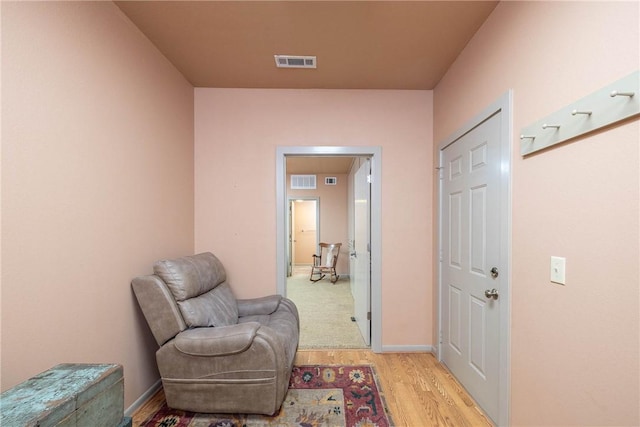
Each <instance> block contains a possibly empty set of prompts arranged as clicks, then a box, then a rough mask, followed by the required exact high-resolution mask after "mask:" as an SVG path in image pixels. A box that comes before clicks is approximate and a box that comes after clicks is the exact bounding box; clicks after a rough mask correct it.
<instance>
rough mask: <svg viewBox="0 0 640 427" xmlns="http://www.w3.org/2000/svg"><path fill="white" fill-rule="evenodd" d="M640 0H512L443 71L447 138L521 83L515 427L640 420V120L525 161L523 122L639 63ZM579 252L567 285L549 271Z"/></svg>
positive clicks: (439, 92) (439, 117)
mask: <svg viewBox="0 0 640 427" xmlns="http://www.w3.org/2000/svg"><path fill="white" fill-rule="evenodd" d="M639 12H640V11H639V3H638V2H627V3H623V2H501V3H500V4H499V5H498V7H497V8H496V10H495V11H494V12H493V14H492V15H491V16H490V17H489V19H488V21H487V22H486V23H485V24H484V26H483V27H482V28H481V29H480V31H479V32H478V33H477V34H476V36H475V37H474V38H473V39H472V40H471V42H470V43H469V44H468V46H467V48H466V49H465V51H464V52H463V53H462V54H461V55H460V56H459V57H458V59H457V61H456V62H455V63H454V65H453V66H452V67H451V69H450V70H449V71H448V73H447V75H446V76H445V78H443V79H442V80H441V82H440V83H439V85H438V86H437V88H436V90H435V94H434V96H435V98H434V123H435V131H434V141H435V143H436V147H435V151H437V144H438V143H440V142H441V141H442V140H444V139H445V138H446V137H447V136H448V135H450V134H452V133H453V132H454V131H455V130H456V129H457V128H458V127H460V126H461V125H462V124H463V123H465V122H466V121H467V120H469V119H471V118H472V117H473V116H474V115H475V114H476V113H478V112H480V111H481V110H482V109H483V108H484V107H485V106H487V105H489V104H490V103H492V102H493V101H494V100H496V99H497V98H498V97H499V96H500V95H501V94H503V93H504V92H505V91H507V90H508V89H510V88H512V89H513V90H514V92H513V94H514V118H513V126H514V138H513V141H512V144H513V145H512V146H513V151H514V153H513V167H512V179H513V247H512V277H511V284H512V323H511V325H512V343H511V344H512V345H511V357H512V378H511V379H512V381H511V391H512V408H511V409H512V422H513V425H536V426H542V425H634V426H637V425H640V414H639V405H638V402H639V401H640V384H639V381H640V380H639V378H640V372H639V366H640V357H639V350H640V342H639V337H640V329H639V328H640V326H639V325H640V317H639V312H640V307H639V300H640V291H639V288H638V283H639V282H640V277H639V272H638V268H639V267H638V265H639V259H640V250H639V247H638V246H639V237H640V234H639V227H638V226H639V195H640V191H639V179H640V176H639V174H640V164H639V149H638V140H639V133H640V130H639V123H638V118H637V117H636V118H635V119H632V120H628V121H626V122H625V123H623V124H620V125H616V126H613V127H610V128H608V129H606V130H603V131H601V132H597V133H595V134H592V135H589V136H586V137H583V138H580V139H578V140H576V141H573V142H569V143H566V144H563V145H561V146H557V147H554V148H552V149H550V150H548V151H545V152H542V153H539V154H537V155H534V156H531V157H530V158H526V159H523V158H522V157H521V156H520V155H519V139H518V135H519V132H520V129H521V128H522V127H524V126H526V125H528V124H530V123H531V122H534V121H536V120H538V119H539V118H541V117H544V116H546V115H547V114H550V113H552V112H554V111H556V110H558V109H560V108H562V107H564V106H565V105H567V104H569V103H571V102H573V101H575V100H577V99H579V98H581V97H583V96H585V95H588V94H589V93H591V92H593V91H595V90H597V89H599V88H601V87H603V86H605V85H607V84H609V83H611V82H613V81H615V80H617V79H619V78H621V77H624V76H626V75H628V74H629V73H631V72H632V71H634V70H636V69H638V67H639V64H640V60H639V52H640V47H639V39H640V37H639V30H638V29H639V27H640V25H639V22H638V21H639ZM552 255H556V256H564V257H566V258H567V285H566V286H559V285H556V284H552V283H550V281H549V262H550V257H551V256H552Z"/></svg>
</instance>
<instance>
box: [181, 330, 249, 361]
mask: <svg viewBox="0 0 640 427" xmlns="http://www.w3.org/2000/svg"><path fill="white" fill-rule="evenodd" d="M259 328H260V324H259V323H258V322H247V323H241V324H237V325H231V326H220V327H215V328H196V329H188V330H186V331H184V332H181V333H179V334H178V335H177V336H176V338H175V340H174V345H175V348H176V349H177V350H178V351H180V352H181V353H184V354H188V355H190V356H226V355H230V354H236V353H240V352H242V351H244V350H246V349H247V348H249V346H251V343H252V342H253V339H254V338H255V336H256V333H257V331H258V329H259Z"/></svg>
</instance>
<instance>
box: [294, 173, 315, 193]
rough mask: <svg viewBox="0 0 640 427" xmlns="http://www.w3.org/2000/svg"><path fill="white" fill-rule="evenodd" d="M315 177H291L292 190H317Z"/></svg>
mask: <svg viewBox="0 0 640 427" xmlns="http://www.w3.org/2000/svg"><path fill="white" fill-rule="evenodd" d="M315 188H316V176H315V175H291V189H292V190H315Z"/></svg>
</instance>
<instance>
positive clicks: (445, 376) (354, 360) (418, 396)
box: [133, 350, 493, 427]
mask: <svg viewBox="0 0 640 427" xmlns="http://www.w3.org/2000/svg"><path fill="white" fill-rule="evenodd" d="M295 364H296V365H320V364H327V365H357V364H370V365H373V366H374V367H375V370H376V372H377V374H378V377H379V380H380V387H381V388H382V393H383V395H384V399H385V401H386V403H387V407H388V409H389V412H390V415H391V417H392V418H393V423H394V424H395V425H396V426H397V427H402V426H407V427H428V426H468V427H480V426H493V424H492V423H491V421H490V420H489V418H488V417H487V416H486V415H484V413H483V412H482V410H481V409H480V408H478V406H477V405H476V403H475V402H474V401H473V399H471V397H469V395H468V394H467V392H466V391H465V390H464V389H463V388H462V387H461V386H460V384H459V383H458V382H457V381H456V380H455V378H453V377H452V375H451V374H450V373H449V371H448V370H447V369H446V368H445V367H444V366H442V365H441V364H440V363H438V361H437V360H436V358H435V357H434V356H433V354H431V353H383V354H376V353H373V352H372V351H370V350H299V351H298V353H297V355H296V360H295ZM163 403H164V394H163V393H162V390H160V391H159V392H158V393H157V394H156V395H155V396H154V397H152V398H151V399H150V400H149V401H148V402H147V403H146V404H144V405H143V406H142V407H141V408H140V409H139V410H138V411H137V412H136V413H135V414H133V426H134V427H135V426H139V425H140V424H141V423H142V422H143V421H144V420H145V419H147V417H148V416H149V415H151V414H152V413H154V412H155V411H157V410H158V408H160V406H162V404H163Z"/></svg>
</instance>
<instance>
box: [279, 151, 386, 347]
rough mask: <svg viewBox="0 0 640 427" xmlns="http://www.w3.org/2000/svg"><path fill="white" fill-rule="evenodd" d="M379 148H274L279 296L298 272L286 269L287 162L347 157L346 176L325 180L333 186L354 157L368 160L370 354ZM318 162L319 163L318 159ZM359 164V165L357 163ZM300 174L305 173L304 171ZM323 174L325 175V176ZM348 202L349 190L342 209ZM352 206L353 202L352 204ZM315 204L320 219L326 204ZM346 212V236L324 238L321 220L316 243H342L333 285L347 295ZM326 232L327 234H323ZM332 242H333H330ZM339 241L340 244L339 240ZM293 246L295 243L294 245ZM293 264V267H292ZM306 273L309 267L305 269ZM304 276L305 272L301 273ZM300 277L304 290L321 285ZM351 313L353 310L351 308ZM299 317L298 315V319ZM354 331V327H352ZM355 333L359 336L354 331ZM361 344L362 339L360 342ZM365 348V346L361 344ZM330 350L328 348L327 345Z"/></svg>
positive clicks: (376, 334)
mask: <svg viewBox="0 0 640 427" xmlns="http://www.w3.org/2000/svg"><path fill="white" fill-rule="evenodd" d="M380 151H381V150H380V148H379V147H278V150H277V158H276V160H277V166H276V175H277V176H276V178H277V225H278V230H277V240H278V242H277V245H278V248H277V259H278V268H277V280H278V282H277V290H278V292H279V293H281V294H282V295H286V296H290V293H291V291H290V290H289V289H287V282H288V281H289V280H290V279H291V278H292V277H294V276H295V274H293V273H295V272H296V271H297V272H300V270H299V269H297V268H296V269H294V268H292V267H290V265H291V264H290V263H289V257H288V253H290V249H289V233H288V231H289V224H288V218H289V215H288V214H287V211H288V208H289V205H290V201H289V200H290V199H295V196H291V197H289V195H288V188H287V184H288V173H289V172H290V170H288V169H287V168H288V166H287V165H288V160H291V159H294V160H295V161H297V160H300V158H306V159H309V158H311V159H312V160H313V163H323V162H324V161H325V160H327V161H331V160H338V159H339V160H345V159H346V158H351V159H350V160H349V165H348V169H347V170H348V171H349V172H348V173H347V174H345V175H344V176H343V177H339V176H338V177H337V178H336V177H331V178H335V179H328V180H327V181H326V182H327V184H328V185H333V184H334V183H335V182H336V179H337V181H338V182H340V180H341V179H348V176H349V174H351V173H352V171H351V168H352V166H353V160H354V159H355V158H362V159H369V165H370V168H371V172H370V176H369V177H368V179H369V183H370V184H371V190H370V191H371V206H370V210H371V214H370V215H369V218H368V220H369V222H370V223H369V224H368V227H369V229H370V242H368V244H367V245H366V247H367V250H368V254H367V255H368V257H369V259H370V265H369V267H368V268H367V270H370V275H369V283H370V285H369V287H368V291H369V295H368V296H367V297H366V298H367V304H368V307H369V309H368V313H365V316H366V317H368V319H367V320H368V322H369V324H370V330H369V331H370V332H369V334H370V335H369V336H368V337H367V338H370V339H369V340H368V341H369V342H370V346H371V348H372V350H373V351H374V352H380V351H381V344H380V329H381V328H380V320H381V296H380V294H381V290H380V163H381V157H380V156H381V152H380ZM321 159H322V160H321ZM360 163H361V162H359V164H360ZM294 173H296V174H298V173H303V172H301V171H299V170H296V171H295V172H294ZM304 173H308V171H305V172H304ZM325 175H326V174H325ZM317 182H318V184H319V185H324V184H325V176H321V174H318V179H317ZM349 200H351V201H353V200H354V199H353V193H352V189H350V190H349V192H348V198H347V197H345V199H343V205H346V206H343V208H345V209H346V208H347V207H348V206H350V203H349ZM354 203H355V202H354ZM319 205H320V206H321V207H322V208H321V209H320V218H322V217H323V212H324V210H325V207H326V204H325V201H324V200H323V198H322V196H320V200H319ZM347 210H348V211H349V215H348V216H347V215H346V214H345V215H344V217H343V219H342V221H343V223H344V227H345V228H346V229H347V230H348V232H347V233H346V234H344V235H343V236H338V237H335V236H334V237H325V236H328V235H329V234H330V233H329V231H328V230H330V229H332V228H333V227H326V226H324V225H322V219H321V220H320V221H319V222H320V223H321V225H320V229H321V233H320V235H319V242H321V241H324V240H329V241H328V242H326V243H343V246H342V248H343V250H342V251H341V254H340V260H341V262H342V263H343V264H342V267H339V268H341V271H342V273H343V274H342V275H341V278H340V280H338V282H337V283H336V285H338V284H339V283H340V282H341V281H343V280H346V283H347V292H349V294H351V293H352V289H351V283H350V276H351V273H350V255H351V254H352V253H353V246H352V245H353V237H352V236H353V235H352V234H349V233H352V216H351V215H352V212H353V207H352V206H351V207H349V208H348V209H347ZM325 232H327V234H325ZM333 240H335V241H333ZM340 240H341V241H340ZM296 243H297V242H296ZM294 265H295V264H294ZM309 272H310V268H309ZM305 273H306V272H305ZM300 278H302V280H303V281H306V283H305V284H304V285H305V286H306V287H307V289H309V287H310V286H316V285H320V286H324V285H325V284H324V283H323V281H319V282H317V283H316V284H314V283H312V282H310V281H309V280H308V279H309V277H308V275H307V274H304V275H299V276H298V279H300ZM326 282H327V286H333V287H334V288H333V290H334V291H335V289H336V287H335V286H336V285H332V284H331V283H330V282H329V280H326ZM352 310H353V309H352ZM302 316H303V314H301V317H302ZM351 317H354V316H349V321H350V322H351ZM351 323H352V326H357V325H356V324H355V321H353V322H351ZM326 330H328V331H329V333H331V331H330V328H326ZM356 330H357V328H356ZM358 334H360V332H359V330H358ZM363 341H364V340H363ZM364 346H366V344H364ZM334 347H338V345H334ZM328 348H331V346H328Z"/></svg>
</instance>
